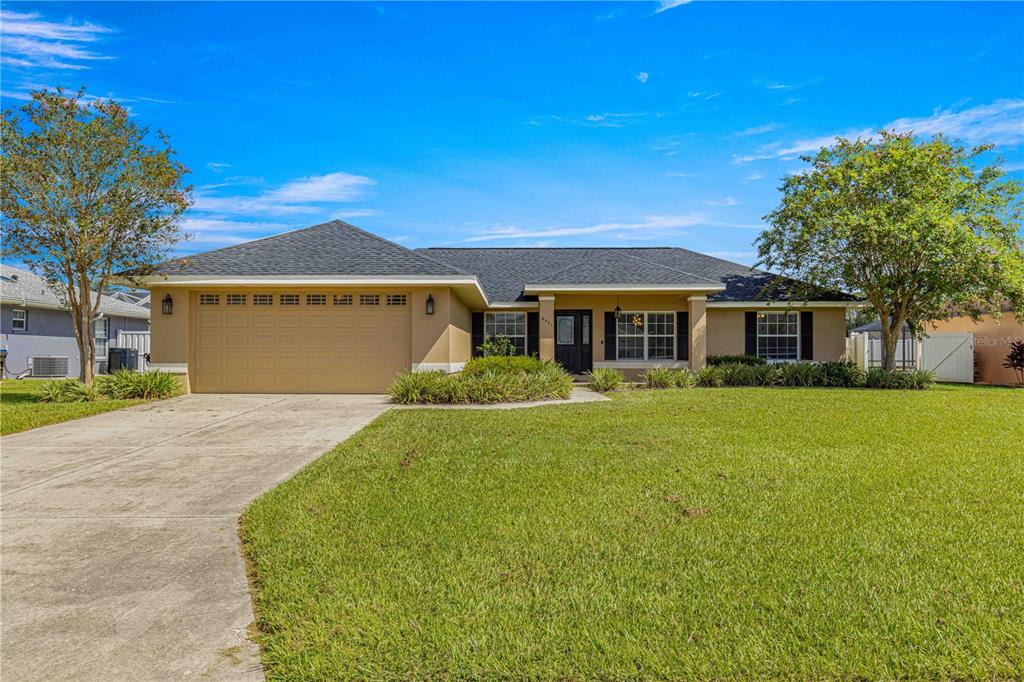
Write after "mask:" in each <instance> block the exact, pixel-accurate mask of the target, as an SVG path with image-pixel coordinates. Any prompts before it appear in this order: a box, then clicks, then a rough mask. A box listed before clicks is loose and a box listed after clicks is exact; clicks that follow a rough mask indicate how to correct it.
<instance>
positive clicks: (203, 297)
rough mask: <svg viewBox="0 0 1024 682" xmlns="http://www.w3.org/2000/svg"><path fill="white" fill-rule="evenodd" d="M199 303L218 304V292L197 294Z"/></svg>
mask: <svg viewBox="0 0 1024 682" xmlns="http://www.w3.org/2000/svg"><path fill="white" fill-rule="evenodd" d="M199 305H220V294H199Z"/></svg>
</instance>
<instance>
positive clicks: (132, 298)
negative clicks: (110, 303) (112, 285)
mask: <svg viewBox="0 0 1024 682" xmlns="http://www.w3.org/2000/svg"><path fill="white" fill-rule="evenodd" d="M108 295H109V296H110V297H111V298H116V299H117V300H119V301H125V302H126V303H134V304H136V305H140V306H142V307H143V308H148V307H149V301H150V293H149V292H148V291H146V290H145V289H132V290H127V291H125V290H118V291H111V292H110V293H109V294H108Z"/></svg>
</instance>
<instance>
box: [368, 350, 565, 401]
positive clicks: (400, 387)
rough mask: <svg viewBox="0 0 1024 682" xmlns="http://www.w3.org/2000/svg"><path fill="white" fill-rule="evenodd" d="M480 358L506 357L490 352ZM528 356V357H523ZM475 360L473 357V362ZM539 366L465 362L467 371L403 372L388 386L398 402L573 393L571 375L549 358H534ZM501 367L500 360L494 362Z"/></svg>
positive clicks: (515, 398)
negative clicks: (489, 354) (543, 360)
mask: <svg viewBox="0 0 1024 682" xmlns="http://www.w3.org/2000/svg"><path fill="white" fill-rule="evenodd" d="M480 359H481V360H488V361H490V360H508V359H513V358H509V357H502V356H490V357H487V358H480ZM524 359H526V360H529V359H530V358H524ZM475 362H476V361H475V360H474V361H473V363H475ZM535 362H536V363H538V366H536V367H533V368H532V369H530V370H524V369H514V368H512V367H514V366H516V365H517V364H520V363H510V364H509V365H508V367H509V368H506V369H495V367H494V366H490V363H483V365H484V366H480V364H477V365H475V366H473V367H470V365H471V364H473V363H467V365H466V369H468V370H469V371H466V369H464V370H463V371H462V372H459V373H457V374H448V373H446V372H442V371H434V372H402V373H401V374H399V375H398V376H397V377H396V378H395V382H394V383H393V384H391V388H390V389H388V394H389V395H390V396H391V400H392V401H393V402H396V403H399V404H401V405H416V404H427V405H465V404H474V403H475V404H485V405H486V404H493V403H521V402H528V401H534V400H554V399H565V398H568V397H569V395H570V394H571V393H572V377H571V376H569V375H568V374H566V372H565V370H563V369H562V368H561V366H560V365H557V364H555V363H552V362H541V361H539V360H536V361H535ZM495 366H498V367H501V366H502V365H501V363H495Z"/></svg>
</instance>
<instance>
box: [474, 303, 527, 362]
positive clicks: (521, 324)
mask: <svg viewBox="0 0 1024 682" xmlns="http://www.w3.org/2000/svg"><path fill="white" fill-rule="evenodd" d="M499 336H504V337H506V338H508V339H509V340H510V341H511V342H512V344H513V345H514V346H515V348H516V353H517V354H519V355H526V313H515V312H502V313H484V339H485V340H487V339H494V338H497V337H499Z"/></svg>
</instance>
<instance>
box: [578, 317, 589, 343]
mask: <svg viewBox="0 0 1024 682" xmlns="http://www.w3.org/2000/svg"><path fill="white" fill-rule="evenodd" d="M582 326H583V331H582V332H580V343H582V344H583V345H584V346H589V345H590V315H584V316H583V324H582Z"/></svg>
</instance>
